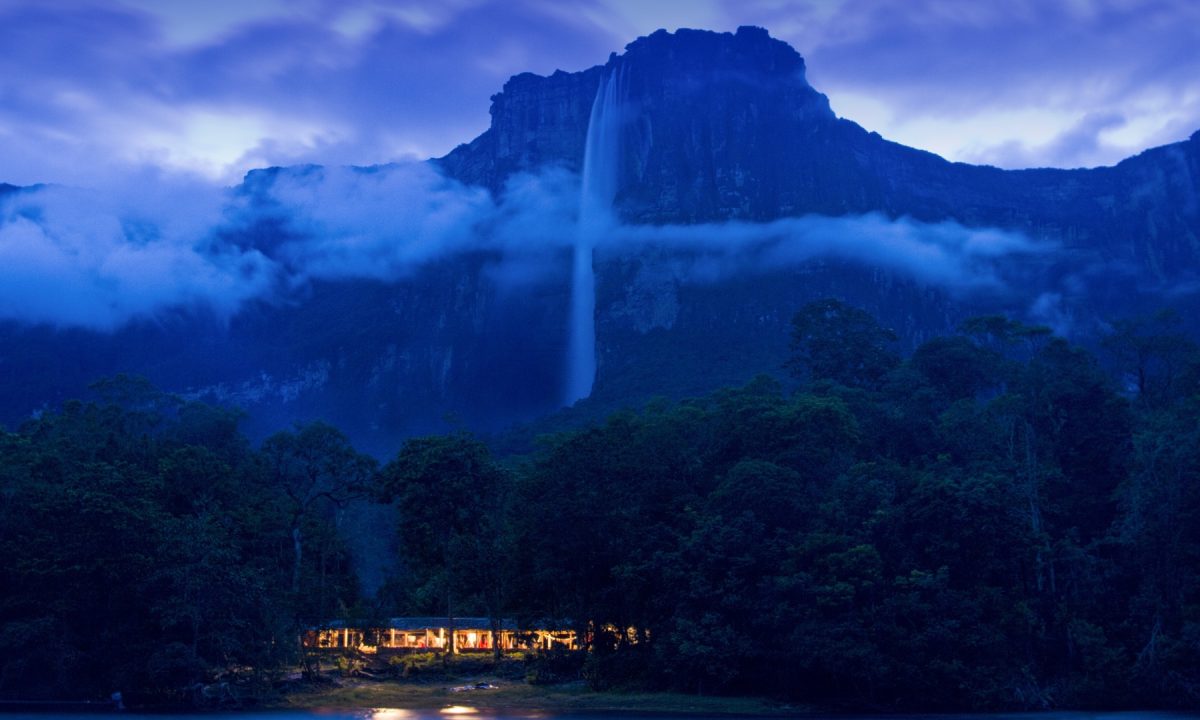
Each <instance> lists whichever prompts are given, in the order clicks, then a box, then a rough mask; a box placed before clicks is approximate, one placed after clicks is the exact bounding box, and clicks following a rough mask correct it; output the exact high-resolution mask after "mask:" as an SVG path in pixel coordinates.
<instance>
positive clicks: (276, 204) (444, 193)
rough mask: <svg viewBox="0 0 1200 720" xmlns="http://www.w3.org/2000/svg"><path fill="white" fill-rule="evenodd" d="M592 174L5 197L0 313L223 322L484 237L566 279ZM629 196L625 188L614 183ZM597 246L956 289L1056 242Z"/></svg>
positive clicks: (864, 226) (175, 183) (830, 225)
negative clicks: (498, 187)
mask: <svg viewBox="0 0 1200 720" xmlns="http://www.w3.org/2000/svg"><path fill="white" fill-rule="evenodd" d="M579 203H580V183H579V177H578V176H577V175H575V174H573V173H571V172H568V171H566V170H563V169H560V168H547V169H544V170H542V171H541V172H539V173H536V174H523V175H517V176H514V177H513V178H512V179H511V180H510V181H509V182H508V184H507V185H506V187H505V188H504V190H503V191H502V192H501V193H499V195H498V196H492V195H491V194H490V193H489V192H487V191H486V190H484V189H482V188H479V187H471V186H467V185H464V184H462V183H460V182H458V181H456V180H454V179H452V178H449V177H447V176H445V175H444V174H443V173H441V172H440V171H439V169H438V168H437V166H436V165H434V164H432V163H428V162H411V163H401V164H394V165H386V166H378V167H370V168H349V167H346V168H322V167H316V166H306V167H298V168H284V169H274V170H271V171H259V172H256V173H251V174H250V175H249V176H247V180H246V182H245V183H243V184H242V185H240V186H238V187H235V188H223V187H219V186H215V185H211V184H206V183H203V182H198V181H185V180H179V179H178V178H174V179H172V178H157V179H153V180H151V181H147V179H146V178H126V179H125V180H123V181H118V182H116V183H114V184H112V185H110V186H108V187H106V188H104V189H80V188H69V187H56V186H48V187H37V188H32V189H25V190H21V191H18V192H15V193H10V194H7V195H4V196H0V319H5V320H14V321H18V322H21V323H27V324H49V325H53V326H57V327H83V328H89V329H93V330H98V331H111V330H113V329H115V328H117V327H120V326H122V325H124V324H126V323H129V322H134V321H154V320H156V319H159V318H161V317H163V316H165V315H168V314H170V313H177V312H204V313H210V314H212V315H213V316H215V317H217V318H219V319H221V320H225V321H227V320H228V319H229V318H231V317H233V316H234V315H235V314H236V313H237V312H238V311H239V310H240V309H242V308H243V307H244V306H245V305H246V303H248V302H251V301H255V300H267V301H274V300H279V299H286V298H287V297H288V296H289V295H290V294H291V293H294V292H296V291H297V290H298V289H300V288H303V287H304V286H305V285H307V284H309V283H312V282H316V281H331V282H337V281H349V280H355V279H371V280H378V281H385V282H395V281H403V280H404V279H405V278H408V277H411V276H412V275H413V273H415V272H417V271H419V270H420V269H421V268H422V267H424V266H426V265H427V264H429V263H431V262H434V261H437V260H442V259H445V258H448V257H453V256H456V255H460V254H462V253H467V252H478V251H487V252H490V253H492V254H493V256H494V260H493V261H492V262H491V264H490V265H489V267H488V272H489V274H490V277H491V279H492V280H493V281H494V282H496V283H497V284H499V285H503V286H506V287H509V288H519V287H521V286H523V285H528V284H530V283H538V282H544V281H549V280H554V281H561V280H562V279H565V278H566V277H567V276H568V275H569V273H570V265H569V259H568V251H569V249H570V248H571V246H572V243H573V242H574V240H575V238H576V236H577V232H578V222H579V212H580V207H579ZM617 207H618V209H619V207H620V202H619V199H618V202H617ZM595 242H596V253H597V254H598V256H599V257H609V256H621V255H626V254H634V253H638V252H639V251H642V250H649V249H654V250H657V251H660V252H659V255H660V257H661V258H662V259H661V262H664V263H667V264H668V266H669V269H670V271H671V272H672V273H673V274H674V276H675V277H676V279H677V280H678V281H680V282H683V283H689V282H695V283H705V282H715V281H718V280H720V279H722V278H724V277H728V276H729V275H731V274H738V273H756V272H768V271H772V270H778V269H781V268H787V267H790V266H794V265H797V264H799V263H803V262H805V261H809V260H812V259H816V258H824V257H827V258H839V259H846V260H851V261H856V262H861V263H865V264H870V265H874V266H878V267H881V268H885V269H888V270H892V271H896V272H900V273H904V274H907V275H910V276H912V277H914V278H916V279H917V280H919V281H921V282H924V283H928V284H930V285H934V286H938V287H942V288H946V289H948V290H949V291H951V292H954V293H968V292H976V291H988V292H995V291H1003V290H1005V289H1006V288H1008V287H1009V286H1011V285H1013V283H1014V280H1013V277H1012V271H1013V268H1015V267H1017V266H1018V265H1019V264H1018V263H1013V262H1009V260H1010V259H1013V258H1025V257H1028V256H1030V255H1032V254H1037V253H1046V252H1049V251H1052V250H1053V248H1054V245H1053V244H1052V243H1049V242H1047V241H1044V240H1038V241H1036V242H1035V241H1034V240H1031V239H1030V238H1028V237H1026V236H1024V235H1022V234H1020V233H1015V232H1009V231H1004V230H999V229H994V228H971V227H967V226H964V225H961V224H959V223H957V222H953V221H944V222H939V223H924V222H919V221H917V220H913V219H910V218H900V219H896V220H892V219H889V218H886V217H885V216H883V215H880V214H867V215H861V216H846V217H823V216H806V217H799V218H786V219H781V220H776V221H774V222H769V223H748V222H728V223H712V224H702V225H664V226H646V225H636V224H628V223H625V224H618V225H615V226H610V227H608V228H607V229H606V230H605V231H604V232H603V233H600V234H599V235H598V237H597V238H596V241H595Z"/></svg>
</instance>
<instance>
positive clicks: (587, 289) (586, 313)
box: [565, 69, 621, 405]
mask: <svg viewBox="0 0 1200 720" xmlns="http://www.w3.org/2000/svg"><path fill="white" fill-rule="evenodd" d="M620 94H621V74H620V73H619V72H618V71H617V70H615V69H614V70H611V71H609V72H608V73H606V74H605V76H604V78H603V79H602V80H601V81H600V87H599V88H598V89H597V90H596V99H595V100H594V101H593V102H592V115H591V117H590V119H589V120H588V131H587V143H586V144H585V146H584V152H583V182H582V189H581V191H580V197H579V227H578V229H577V231H576V236H575V260H574V263H573V264H572V273H571V315H570V338H569V340H568V344H567V383H566V397H565V404H566V405H571V404H573V403H574V402H575V401H577V400H582V399H583V398H585V397H587V396H588V395H591V394H592V383H593V382H594V381H595V379H596V275H595V272H594V270H593V268H592V250H593V248H595V246H596V241H597V240H599V239H600V238H601V237H603V236H604V234H605V233H606V232H608V231H609V230H610V229H611V228H612V226H613V225H614V224H615V220H614V217H613V212H612V204H613V199H614V198H615V197H616V195H617V169H618V160H619V155H620V130H621V117H620V111H619V108H618V107H617V104H618V101H619V98H620Z"/></svg>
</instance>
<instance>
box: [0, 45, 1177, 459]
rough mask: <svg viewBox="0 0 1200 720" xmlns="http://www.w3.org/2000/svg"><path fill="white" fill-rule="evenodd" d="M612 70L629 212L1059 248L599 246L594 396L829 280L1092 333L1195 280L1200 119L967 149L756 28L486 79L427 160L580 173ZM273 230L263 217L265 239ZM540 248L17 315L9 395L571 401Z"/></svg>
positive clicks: (683, 385) (359, 402) (772, 320)
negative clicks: (827, 83) (1019, 252)
mask: <svg viewBox="0 0 1200 720" xmlns="http://www.w3.org/2000/svg"><path fill="white" fill-rule="evenodd" d="M606 75H611V76H617V75H619V76H620V78H621V82H622V87H623V96H622V101H621V104H622V116H623V124H622V129H621V137H622V140H621V143H620V145H621V150H620V163H619V183H618V185H619V188H618V192H617V197H616V201H615V211H616V214H617V215H618V216H619V218H620V219H621V220H622V221H623V222H624V223H627V224H630V225H642V226H647V225H648V226H659V225H667V224H673V225H683V226H692V225H696V224H703V223H711V224H714V225H711V226H709V225H705V226H704V227H719V225H717V224H720V223H726V222H728V221H740V222H743V223H762V222H767V221H774V220H778V219H780V218H791V217H800V216H806V215H819V216H835V217H841V216H857V215H861V214H864V213H877V214H879V215H880V216H881V217H882V218H884V219H885V220H886V219H889V218H890V219H899V218H910V219H913V220H915V221H921V222H927V223H938V222H942V221H948V220H953V221H954V222H956V223H958V224H961V225H962V226H965V227H967V228H1000V229H1002V230H1010V231H1017V232H1019V233H1022V234H1023V235H1024V236H1027V237H1028V238H1029V239H1030V240H1031V241H1032V242H1034V243H1036V244H1039V245H1040V246H1042V247H1046V248H1053V252H1047V253H1043V254H1040V255H1038V256H1037V257H1036V262H1031V263H1030V267H1028V268H1022V270H1023V271H1025V272H1026V273H1027V274H1026V275H1025V276H1023V277H1025V283H1024V285H1023V286H1022V287H1019V288H1016V289H1010V291H1008V292H992V293H990V294H989V293H964V292H952V291H949V290H947V289H946V288H945V286H943V285H938V284H936V283H929V282H922V281H920V280H918V279H916V278H917V276H916V275H914V274H912V273H906V272H902V271H900V270H897V269H894V268H893V269H886V268H885V267H883V266H880V265H877V264H873V263H871V262H870V261H869V260H865V259H863V258H861V257H860V258H858V259H857V260H854V259H848V258H846V257H841V259H834V258H835V257H838V256H837V255H836V254H834V255H832V256H831V255H818V256H814V257H812V258H810V259H808V260H805V261H803V262H789V263H783V264H773V263H772V262H770V259H769V258H767V259H766V260H764V261H763V262H757V263H749V262H747V263H745V264H744V265H745V267H742V266H739V265H738V264H736V263H734V264H732V266H731V267H732V269H728V268H727V269H726V270H725V271H723V272H720V273H716V274H710V275H703V274H700V275H697V274H696V273H694V272H688V271H685V270H681V269H680V268H687V267H689V264H690V263H692V262H693V261H694V260H695V258H694V257H691V256H690V255H689V253H690V252H692V251H688V250H680V249H671V248H669V247H666V246H661V245H659V246H651V245H647V246H644V247H631V246H628V245H626V246H623V247H620V248H601V249H600V250H598V251H597V254H596V256H595V263H596V271H597V302H596V327H597V353H598V356H599V370H598V376H597V384H596V387H595V392H594V397H593V399H592V400H591V401H590V403H589V404H590V405H591V406H592V407H593V408H595V409H597V410H599V409H603V408H610V407H614V406H619V405H624V404H636V403H638V402H640V401H641V400H643V399H645V398H647V397H650V396H653V395H658V394H666V395H683V394H689V393H699V392H704V391H706V390H709V389H711V388H713V387H716V386H719V385H722V384H726V383H734V382H740V381H743V380H745V379H747V378H748V377H750V376H751V375H753V374H755V373H757V372H763V371H766V372H779V371H780V369H781V366H782V364H783V361H784V359H785V357H786V355H787V343H788V321H789V319H790V317H791V315H792V314H793V313H794V312H795V310H796V309H797V308H798V307H799V306H800V305H802V304H803V303H804V302H807V301H809V300H812V299H816V298H820V297H826V296H838V297H841V298H843V299H846V300H848V301H850V302H852V303H855V304H858V305H860V306H862V307H864V308H866V309H868V310H870V311H872V312H873V313H875V314H877V315H878V316H879V317H881V318H882V319H883V321H884V322H885V323H886V324H888V325H890V326H891V327H893V328H895V329H896V330H897V332H898V333H900V335H901V336H902V338H903V341H904V342H905V344H907V345H908V346H910V347H911V346H912V345H913V344H916V343H918V342H920V341H921V340H923V339H924V338H927V337H928V336H930V335H932V334H936V333H939V332H944V331H947V330H950V329H951V328H953V326H954V325H955V324H956V323H957V322H958V321H960V320H961V319H963V318H964V317H967V316H969V315H971V314H976V313H980V312H995V311H1004V312H1011V313H1014V314H1017V315H1022V314H1024V313H1027V312H1029V311H1030V308H1031V307H1032V306H1033V305H1034V304H1035V303H1036V302H1038V301H1039V298H1045V297H1050V298H1053V300H1054V302H1055V303H1057V305H1056V309H1055V312H1056V313H1058V316H1059V317H1060V319H1062V320H1063V322H1064V324H1066V325H1069V326H1070V327H1071V328H1073V329H1076V330H1078V331H1080V332H1083V333H1086V332H1087V331H1088V329H1089V328H1092V327H1095V326H1096V325H1097V324H1098V323H1099V322H1100V321H1102V320H1103V319H1105V318H1111V317H1115V316H1121V315H1128V314H1130V313H1133V312H1137V311H1139V310H1141V309H1145V308H1155V307H1159V306H1161V305H1164V304H1167V303H1168V302H1169V303H1173V304H1176V305H1179V306H1181V307H1183V308H1184V309H1185V310H1187V309H1188V308H1191V307H1192V306H1194V305H1195V304H1196V303H1195V301H1194V294H1193V293H1194V288H1195V287H1200V285H1197V284H1196V283H1197V281H1198V280H1200V278H1197V269H1198V267H1200V133H1197V134H1196V135H1193V136H1192V137H1191V139H1189V140H1188V141H1186V142H1182V143H1178V144H1175V145H1170V146H1166V147H1161V148H1156V149H1153V150H1149V151H1146V152H1144V153H1142V154H1141V155H1138V156H1137V157H1134V158H1130V159H1128V160H1126V161H1124V162H1122V163H1120V164H1118V165H1117V166H1115V167H1111V168H1097V169H1090V170H1050V169H1039V170H1022V171H1004V170H999V169H996V168H990V167H975V166H969V165H963V164H958V163H950V162H947V161H945V160H943V159H942V158H939V157H937V156H935V155H932V154H930V153H927V152H923V151H920V150H914V149H911V148H907V147H904V146H901V145H898V144H895V143H891V142H888V141H887V140H885V139H883V138H881V137H879V136H878V135H877V134H874V133H869V132H867V131H866V130H864V129H862V128H861V127H859V126H858V125H856V124H854V123H853V122H850V121H848V120H844V119H839V118H837V117H835V116H834V114H833V113H832V112H831V110H830V108H829V103H828V101H827V99H826V98H825V96H823V95H821V94H820V93H819V92H817V90H815V89H813V88H812V87H811V86H810V85H809V84H808V82H807V80H806V78H805V65H804V61H803V59H802V58H801V57H800V56H799V55H798V54H797V53H796V52H795V51H794V50H792V49H791V48H790V47H788V46H787V45H786V44H784V43H782V42H779V41H777V40H774V39H771V38H770V37H769V36H768V35H767V33H766V32H765V31H763V30H760V29H755V28H742V29H740V30H739V31H738V32H737V33H735V34H728V33H726V34H718V33H710V32H701V31H689V30H681V31H679V32H676V33H674V34H670V33H666V32H662V31H660V32H657V33H654V34H653V35H650V36H649V37H645V38H641V39H639V40H637V41H635V42H633V43H631V44H630V45H629V46H628V47H627V48H626V51H625V52H624V53H623V54H620V55H617V54H614V55H613V56H612V57H610V58H609V60H608V62H607V63H606V64H605V65H603V66H597V67H594V68H591V69H589V70H586V71H583V72H579V73H564V72H557V73H555V74H553V75H551V76H549V77H539V76H535V75H530V74H525V75H518V76H516V77H514V78H512V79H511V80H509V82H508V83H506V84H505V86H504V88H503V90H502V92H500V93H499V94H497V95H496V96H494V97H493V98H492V110H491V114H492V123H491V127H490V128H489V129H488V130H487V131H486V132H485V133H483V134H482V135H481V136H480V137H478V138H476V139H475V140H474V141H472V142H471V143H469V144H466V145H462V146H460V147H458V148H457V149H455V150H454V151H453V152H451V153H450V154H449V155H447V156H446V157H444V158H441V159H438V160H436V161H434V162H435V163H436V164H437V165H438V166H440V167H441V168H442V170H443V171H444V172H445V173H446V174H447V175H449V176H451V177H453V178H455V179H457V180H459V181H461V182H463V183H466V184H468V185H477V186H482V187H484V188H487V189H488V190H489V191H491V193H492V194H493V195H494V196H495V197H497V198H499V197H501V196H503V195H504V193H505V191H506V182H507V181H508V180H509V179H510V178H512V177H513V176H514V175H517V174H519V173H538V172H541V171H543V170H545V169H546V168H547V167H558V168H562V169H565V170H567V171H570V172H575V173H579V172H580V171H581V170H582V164H583V157H584V146H585V142H586V138H587V132H588V122H589V117H590V114H591V110H592V105H593V102H594V99H595V97H596V93H597V88H598V87H599V86H600V83H601V81H602V79H603V78H604V77H606ZM286 172H306V171H305V170H303V169H298V170H294V171H290V170H280V171H271V172H265V173H255V174H253V176H252V177H250V178H248V180H247V184H246V188H247V191H248V192H250V191H253V190H254V188H255V187H256V186H258V185H262V184H269V183H270V182H273V179H274V178H275V177H277V176H278V175H279V174H280V173H286ZM6 191H7V188H6V187H4V186H0V193H3V192H6ZM272 232H273V231H272V230H271V229H270V227H267V228H266V229H262V230H261V231H256V233H258V234H257V235H256V236H255V237H254V238H252V239H251V240H247V242H251V241H252V242H253V243H254V244H255V246H256V247H259V248H261V249H263V251H264V252H267V253H268V254H269V253H270V252H271V248H272V247H273V243H277V242H278V238H273V237H272V236H271V233H272ZM714 232H715V231H714ZM546 253H547V255H548V257H547V258H544V260H545V263H546V265H547V266H549V267H552V268H558V269H560V270H561V272H559V271H558V270H555V271H554V272H551V273H550V274H548V275H546V276H545V277H542V278H541V279H540V280H539V281H537V282H533V283H528V284H525V285H522V286H521V287H519V288H515V289H514V288H513V287H506V286H503V285H501V284H498V283H497V282H496V280H495V278H494V277H493V275H491V274H490V273H489V268H490V267H491V266H492V265H493V263H494V262H495V260H496V258H495V257H491V256H489V254H488V252H485V251H478V252H470V253H464V254H459V255H455V256H451V257H446V258H442V259H441V260H438V261H437V262H432V263H429V264H426V265H424V266H423V267H422V268H421V269H420V270H419V271H418V272H415V273H414V274H412V275H411V276H405V277H403V278H401V279H399V280H395V281H387V282H383V281H362V280H358V281H338V282H327V283H318V284H316V285H314V286H312V288H311V290H310V292H308V294H306V295H304V296H302V297H292V298H289V299H287V301H286V302H276V303H269V302H263V303H260V304H257V305H254V306H252V307H249V308H247V309H244V310H243V311H242V312H241V313H240V314H239V315H237V316H235V317H234V318H233V320H232V322H231V324H230V325H229V326H228V327H226V326H223V325H221V324H219V323H216V322H214V321H212V320H211V319H205V318H203V317H196V316H190V315H189V316H181V317H176V318H173V319H171V320H169V321H159V322H157V323H153V324H150V323H145V324H140V325H134V326H129V327H126V328H124V329H122V330H120V331H119V332H117V333H115V334H114V335H99V334H96V333H88V332H84V331H70V332H58V331H53V330H48V329H45V328H33V329H30V328H24V327H20V326H16V325H14V324H11V323H10V324H7V325H0V368H4V370H5V372H4V373H3V374H2V375H0V411H2V413H3V414H2V417H3V419H5V420H7V421H8V422H10V423H12V422H15V421H17V420H18V419H19V418H20V417H23V416H25V415H27V414H28V413H29V412H30V411H31V410H34V409H36V408H38V407H40V406H42V405H43V404H46V403H51V404H52V403H55V402H57V401H59V400H61V399H64V398H65V397H70V396H74V395H77V394H78V393H79V392H80V391H81V390H82V388H83V386H84V385H86V383H87V382H89V381H90V380H92V379H94V378H95V377H96V376H99V375H103V374H111V373H115V372H140V373H144V374H147V375H149V376H150V377H151V379H152V380H155V381H156V382H158V383H160V384H161V385H162V386H164V387H165V388H167V389H169V390H173V391H182V392H189V393H193V394H195V395H197V396H202V397H208V398H211V399H218V400H225V401H228V402H233V403H237V404H241V405H243V406H246V407H247V408H248V409H249V411H250V414H251V417H252V418H253V421H254V423H255V426H256V427H257V429H259V430H261V431H263V432H265V431H268V430H272V429H277V428H279V427H281V426H284V425H286V424H287V423H288V422H291V421H293V420H302V419H311V418H324V419H327V420H329V421H331V422H334V423H335V424H338V425H340V426H342V427H345V428H346V429H347V430H348V431H350V432H351V434H352V435H353V436H354V438H355V440H356V441H357V442H359V443H360V444H361V445H362V446H363V447H366V448H369V449H371V450H372V451H375V452H378V453H380V454H387V453H390V452H391V451H394V449H395V448H396V447H398V445H399V442H400V440H401V439H402V438H403V437H404V436H406V435H410V434H413V433H418V432H431V431H440V430H445V429H448V428H450V427H455V426H461V425H465V426H467V427H472V428H482V429H497V428H502V427H504V426H506V425H508V424H509V423H512V422H514V421H519V420H523V419H529V418H532V417H535V416H537V415H539V414H542V413H546V412H549V411H552V410H554V409H555V408H556V407H557V404H558V400H559V398H560V397H561V390H562V378H563V371H564V367H565V359H564V354H565V345H566V338H567V322H568V320H567V307H568V305H569V302H568V297H569V293H570V287H569V278H570V258H569V256H568V254H567V252H566V251H565V250H564V249H556V250H547V251H546ZM1014 262H1023V261H1014ZM1035 265H1036V266H1035ZM739 268H741V269H739ZM1031 319H1033V320H1035V321H1037V320H1040V319H1042V318H1040V317H1033V318H1031Z"/></svg>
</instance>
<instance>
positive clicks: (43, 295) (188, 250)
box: [0, 183, 273, 330]
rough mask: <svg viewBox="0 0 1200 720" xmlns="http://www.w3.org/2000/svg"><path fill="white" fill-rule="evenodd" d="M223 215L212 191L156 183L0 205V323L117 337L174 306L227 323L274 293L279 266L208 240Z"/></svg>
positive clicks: (23, 195) (36, 194)
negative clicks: (117, 331)
mask: <svg viewBox="0 0 1200 720" xmlns="http://www.w3.org/2000/svg"><path fill="white" fill-rule="evenodd" d="M131 190H132V189H131ZM220 209H221V198H220V194H219V193H217V192H216V191H215V190H213V189H211V188H207V187H203V186H187V187H184V186H179V185H157V184H153V183H151V184H148V185H147V186H144V187H140V188H138V190H137V191H136V192H132V191H130V192H125V191H123V189H121V188H110V189H109V190H106V191H98V190H82V189H74V188H62V187H43V188H38V189H33V190H26V191H23V192H18V193H12V194H10V195H7V196H5V197H3V198H0V319H11V320H19V321H22V322H26V323H31V324H38V323H47V324H51V325H57V326H79V327H87V328H93V329H97V330H111V329H114V328H116V327H118V326H120V325H123V324H124V323H126V322H128V321H129V320H131V319H133V318H153V317H155V316H157V315H158V314H159V313H160V312H162V311H163V310H164V309H166V308H180V307H187V308H196V307H200V308H203V309H205V310H208V311H211V312H213V313H215V314H216V315H217V316H218V317H220V318H228V317H229V316H230V315H231V314H232V313H234V312H236V311H237V309H238V308H239V307H240V306H241V304H242V303H243V302H245V301H246V300H247V299H249V298H252V297H256V296H260V295H262V294H264V293H266V292H267V291H268V290H269V288H270V285H271V278H272V276H273V263H272V262H271V260H270V259H268V258H267V257H265V256H264V255H262V254H261V253H259V252H257V251H255V250H233V249H228V248H222V247H219V246H214V245H212V244H211V243H208V242H206V240H207V238H208V237H209V235H210V232H211V229H212V228H213V227H215V226H216V225H217V224H218V223H219V221H220V218H221V214H220Z"/></svg>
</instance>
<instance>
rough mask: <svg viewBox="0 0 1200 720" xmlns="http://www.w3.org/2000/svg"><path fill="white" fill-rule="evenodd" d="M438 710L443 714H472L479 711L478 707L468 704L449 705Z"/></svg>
mask: <svg viewBox="0 0 1200 720" xmlns="http://www.w3.org/2000/svg"><path fill="white" fill-rule="evenodd" d="M439 712H441V713H442V714H443V715H474V714H475V713H477V712H479V709H478V708H473V707H470V706H469V705H451V706H450V707H444V708H442V709H441V710H440V711H439Z"/></svg>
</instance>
